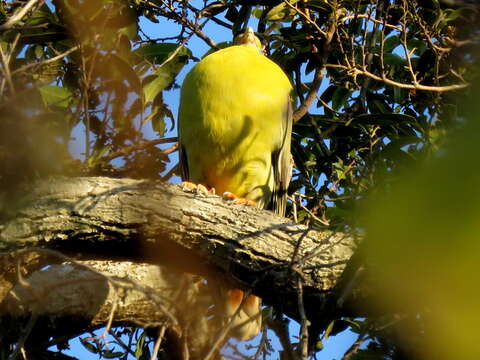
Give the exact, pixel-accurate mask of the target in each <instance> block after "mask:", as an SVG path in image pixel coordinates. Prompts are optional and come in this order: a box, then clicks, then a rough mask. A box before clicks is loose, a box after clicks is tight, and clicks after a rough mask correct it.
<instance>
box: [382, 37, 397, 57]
mask: <svg viewBox="0 0 480 360" xmlns="http://www.w3.org/2000/svg"><path fill="white" fill-rule="evenodd" d="M398 45H400V39H399V37H398V36H397V35H394V36H390V37H388V38H386V39H385V40H384V42H383V52H384V53H390V52H392V51H393V49H395V48H396V47H397V46H398Z"/></svg>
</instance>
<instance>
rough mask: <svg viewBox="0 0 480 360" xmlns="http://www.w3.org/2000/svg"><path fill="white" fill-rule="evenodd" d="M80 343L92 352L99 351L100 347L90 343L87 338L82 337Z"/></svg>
mask: <svg viewBox="0 0 480 360" xmlns="http://www.w3.org/2000/svg"><path fill="white" fill-rule="evenodd" d="M80 343H81V344H82V345H83V347H84V348H85V349H87V350H88V351H90V352H91V353H94V354H98V353H99V350H98V348H97V347H96V346H95V345H93V344H91V343H89V342H88V341H87V340H85V339H82V338H80Z"/></svg>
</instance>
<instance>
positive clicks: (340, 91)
mask: <svg viewBox="0 0 480 360" xmlns="http://www.w3.org/2000/svg"><path fill="white" fill-rule="evenodd" d="M349 97H350V90H348V89H346V88H344V87H338V88H337V89H336V90H335V92H334V93H333V97H332V108H333V109H334V110H338V109H340V108H341V107H342V106H344V105H345V104H346V103H347V100H348V98H349Z"/></svg>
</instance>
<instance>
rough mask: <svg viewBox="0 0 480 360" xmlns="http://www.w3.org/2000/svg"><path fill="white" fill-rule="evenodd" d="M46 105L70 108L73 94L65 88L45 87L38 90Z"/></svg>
mask: <svg viewBox="0 0 480 360" xmlns="http://www.w3.org/2000/svg"><path fill="white" fill-rule="evenodd" d="M38 91H40V95H41V97H42V100H43V102H44V103H45V105H54V106H58V107H62V108H66V107H68V105H69V104H70V101H71V100H72V92H71V91H70V90H68V89H67V88H65V87H61V86H55V85H44V86H41V87H39V88H38Z"/></svg>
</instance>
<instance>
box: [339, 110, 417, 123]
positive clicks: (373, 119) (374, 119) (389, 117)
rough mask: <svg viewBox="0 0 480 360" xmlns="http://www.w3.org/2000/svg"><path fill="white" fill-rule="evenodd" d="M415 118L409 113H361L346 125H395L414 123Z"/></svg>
mask: <svg viewBox="0 0 480 360" xmlns="http://www.w3.org/2000/svg"><path fill="white" fill-rule="evenodd" d="M416 121H417V119H416V118H415V117H413V116H410V115H405V114H392V113H390V114H388V113H387V114H362V115H358V116H356V117H355V118H353V119H352V120H350V121H349V122H347V124H346V125H355V124H363V125H380V126H382V125H396V124H398V123H401V122H404V123H416Z"/></svg>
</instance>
